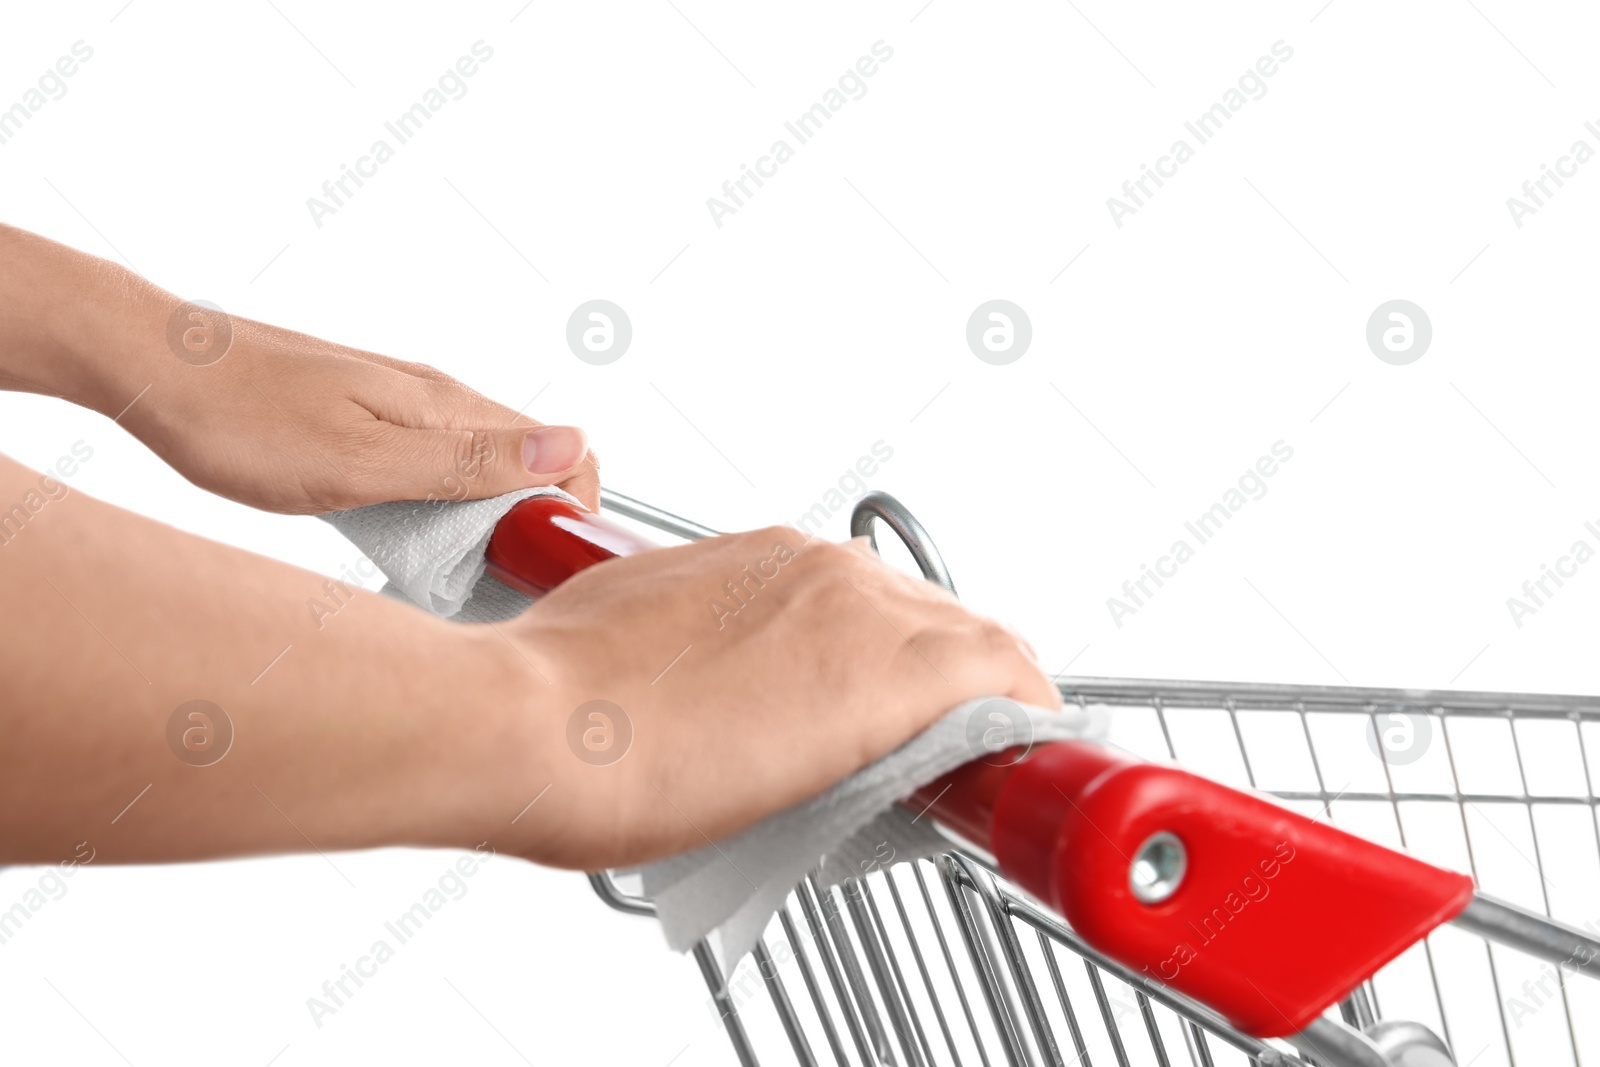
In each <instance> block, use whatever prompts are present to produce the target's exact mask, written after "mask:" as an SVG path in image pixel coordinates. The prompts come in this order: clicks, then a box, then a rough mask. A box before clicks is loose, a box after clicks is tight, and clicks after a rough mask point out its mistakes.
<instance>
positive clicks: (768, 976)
mask: <svg viewBox="0 0 1600 1067" xmlns="http://www.w3.org/2000/svg"><path fill="white" fill-rule="evenodd" d="M752 952H753V954H754V955H755V961H756V973H758V974H759V975H761V981H762V982H763V983H764V984H765V985H766V987H767V993H768V995H770V996H771V997H772V1007H773V1010H775V1011H776V1012H777V1013H778V1021H779V1022H780V1023H782V1024H783V1032H784V1033H785V1034H787V1035H788V1036H789V1046H790V1047H791V1048H793V1049H794V1058H795V1059H796V1060H798V1061H799V1062H800V1063H801V1064H802V1067H817V1058H816V1057H815V1056H813V1055H812V1054H811V1042H810V1041H808V1040H806V1032H805V1030H804V1029H802V1028H801V1026H800V1018H799V1016H797V1015H795V1013H794V1005H793V1004H791V1003H790V1002H789V991H788V990H787V989H785V988H784V987H783V976H782V975H780V974H778V964H777V961H775V960H774V959H773V958H772V953H770V952H768V951H767V939H766V938H761V939H760V940H758V941H757V942H756V947H755V948H754V949H753V950H752Z"/></svg>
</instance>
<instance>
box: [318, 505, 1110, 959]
mask: <svg viewBox="0 0 1600 1067" xmlns="http://www.w3.org/2000/svg"><path fill="white" fill-rule="evenodd" d="M546 494H555V495H558V496H562V497H565V498H566V499H568V500H571V499H572V498H571V497H570V496H568V495H567V494H566V493H564V492H562V491H561V490H560V489H555V488H537V489H524V490H520V491H518V492H515V493H508V494H506V495H504V496H498V497H492V498H490V499H487V500H473V501H460V502H454V501H445V502H417V501H400V502H396V503H391V504H373V505H371V506H369V507H364V508H356V509H354V510H352V511H341V512H334V513H332V514H329V515H324V516H323V518H324V519H326V520H327V521H328V522H330V523H332V524H333V526H334V527H335V528H337V529H338V530H339V532H340V533H342V534H344V535H345V536H346V537H347V538H349V539H350V540H351V541H352V542H353V543H354V544H355V545H356V547H357V548H359V549H361V551H362V552H363V553H365V554H366V556H367V558H369V559H371V560H372V562H373V563H374V564H376V565H377V567H378V569H379V570H381V571H382V572H383V574H384V576H385V577H386V578H388V580H389V585H388V586H386V587H385V588H384V590H383V592H384V593H385V594H387V595H389V596H394V597H397V598H398V599H401V600H406V601H409V602H410V603H412V604H415V605H417V606H418V607H421V608H423V609H424V610H426V611H430V612H432V613H433V614H435V615H439V616H442V617H444V618H449V619H455V620H457V621H460V622H495V621H499V620H501V619H506V618H510V617H511V616H513V615H516V614H517V613H519V612H521V611H522V610H523V609H524V608H526V607H528V605H530V604H532V603H533V601H532V600H530V599H529V598H528V597H526V596H524V595H522V594H521V593H519V592H517V591H516V590H514V589H511V588H510V587H508V586H506V585H503V584H502V583H500V582H498V581H496V580H495V579H494V578H493V577H492V576H490V575H487V574H485V573H484V558H483V557H484V550H485V548H486V547H487V545H488V543H489V535H490V534H491V533H493V532H494V527H495V524H496V523H498V522H499V521H500V519H501V518H502V517H503V516H504V515H505V513H506V512H507V511H509V510H511V506H512V505H513V504H515V503H517V502H518V501H519V500H523V499H525V498H527V497H530V496H539V495H546ZM1104 721H1105V720H1104V714H1103V712H1102V711H1100V710H1098V709H1092V708H1091V709H1088V710H1083V709H1079V708H1068V709H1067V710H1066V711H1063V712H1051V711H1045V710H1043V709H1040V708H1028V707H1024V706H1022V705H1019V704H1017V703H1015V702H1014V701H1010V700H1006V699H1004V698H1001V697H984V698H979V699H977V700H970V701H967V702H966V703H964V704H962V705H960V706H959V707H956V708H954V709H952V710H951V711H950V712H949V714H947V715H945V716H944V717H943V718H942V719H940V720H938V721H937V722H935V723H934V724H933V725H932V726H930V727H928V729H926V730H924V731H923V732H922V733H920V734H918V735H917V736H916V737H914V738H912V739H911V740H909V741H907V742H906V743H905V744H903V745H901V746H900V747H899V748H897V749H895V750H894V751H893V752H890V753H889V754H888V755H886V756H884V757H882V758H881V759H879V760H877V761H875V762H873V763H872V764H870V765H868V766H867V767H864V768H862V769H861V770H859V771H857V772H856V773H855V774H852V775H851V776H850V777H848V778H846V779H844V780H843V781H841V782H838V783H837V784H835V785H834V786H833V787H832V788H831V789H829V790H827V791H826V792H825V793H823V794H821V795H820V796H818V797H816V798H815V799H813V800H810V801H808V802H806V803H804V804H799V805H797V806H795V807H792V808H789V809H788V810H786V811H782V812H779V813H778V814H776V815H772V816H769V817H768V818H766V819H764V820H762V821H761V822H759V823H757V824H756V825H754V826H752V827H750V828H749V829H747V830H745V831H744V832H742V833H739V834H736V835H734V836H733V837H732V838H729V839H727V840H724V841H720V842H717V843H715V844H708V845H706V846H704V847H702V848H699V849H696V850H694V851H692V852H687V853H684V854H682V855H679V856H674V857H672V858H670V859H665V860H662V861H660V862H658V863H652V864H649V865H647V866H645V867H643V868H641V869H640V870H639V871H638V872H637V873H638V874H639V876H640V878H641V880H642V882H643V885H644V893H645V895H646V896H648V897H650V898H651V899H653V900H654V901H655V904H656V909H657V915H658V916H659V918H660V920H661V926H662V929H663V931H664V932H665V933H666V936H667V943H668V944H669V945H670V946H671V947H673V948H674V949H678V950H680V951H681V950H684V949H688V948H691V947H692V946H693V945H694V944H695V943H696V942H697V941H699V940H700V939H701V938H703V937H710V938H711V940H712V944H713V947H714V948H715V949H716V952H717V955H718V957H719V959H720V961H721V963H722V967H723V973H724V974H727V973H729V972H731V970H732V968H733V966H734V965H735V964H736V963H738V961H739V960H740V959H741V958H742V957H743V956H744V955H745V953H747V952H749V951H750V949H751V948H753V947H754V946H755V943H756V941H757V939H759V938H760V936H761V932H762V930H763V929H765V927H766V925H767V922H768V921H769V920H770V919H771V918H772V916H773V914H774V913H776V911H777V910H778V908H779V906H781V905H782V903H783V900H784V897H785V895H786V894H787V893H788V891H789V889H790V888H791V887H792V886H794V884H795V883H796V882H798V881H800V880H801V879H802V878H803V877H805V876H806V875H807V874H809V873H811V872H813V871H816V872H817V874H818V876H819V878H820V879H821V881H822V884H824V885H830V884H833V883H835V882H839V881H842V880H844V879H845V878H849V877H852V876H855V875H860V874H864V873H867V872H868V871H870V870H872V869H875V868H881V867H885V866H889V865H891V864H893V863H900V862H904V861H906V860H908V859H913V858H917V857H921V856H929V855H934V854H936V853H938V852H942V851H945V850H947V849H948V848H949V842H948V841H947V840H946V839H945V838H944V837H943V836H942V835H940V834H939V832H938V831H937V830H935V829H934V828H933V827H932V826H930V825H929V824H928V822H927V821H926V820H923V819H922V818H921V816H920V815H919V814H918V813H916V812H908V811H906V810H904V809H903V808H900V807H897V806H896V803H895V802H896V801H898V800H900V799H902V798H904V797H907V796H910V795H911V794H912V793H913V792H914V791H915V790H916V789H917V788H918V787H919V786H922V785H924V784H926V783H928V782H930V781H932V780H933V779H935V778H937V777H939V776H940V775H941V774H944V773H945V772H947V771H950V770H953V769H955V768H956V767H959V766H961V765H962V764H964V763H967V762H969V761H971V760H973V759H975V758H980V757H983V756H985V755H986V754H988V753H993V752H997V751H999V750H1001V749H1004V748H1007V747H1010V746H1011V745H1014V744H1018V743H1029V742H1035V743H1036V742H1043V741H1050V740H1058V739H1064V738H1072V737H1098V736H1101V735H1103V733H1104ZM991 758H994V757H991Z"/></svg>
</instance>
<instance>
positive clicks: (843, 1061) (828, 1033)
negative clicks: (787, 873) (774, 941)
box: [778, 905, 850, 1067]
mask: <svg viewBox="0 0 1600 1067" xmlns="http://www.w3.org/2000/svg"><path fill="white" fill-rule="evenodd" d="M778 922H779V923H780V924H782V926H783V936H784V937H787V938H788V939H789V947H790V948H792V949H793V950H794V962H795V965H796V966H798V967H799V968H800V979H801V981H803V982H805V984H806V992H807V993H809V994H810V995H811V1006H812V1007H814V1008H816V1010H817V1021H818V1022H820V1023H821V1024H822V1033H823V1035H824V1036H825V1037H827V1039H828V1048H830V1049H832V1050H833V1059H834V1062H835V1063H837V1064H838V1065H839V1067H849V1065H850V1060H849V1058H848V1057H847V1056H846V1055H845V1051H844V1043H843V1042H842V1041H840V1040H839V1028H838V1027H836V1026H834V1025H833V1016H832V1015H831V1014H829V1012H828V1004H827V1001H825V1000H824V999H823V997H822V986H821V985H819V984H818V982H817V975H816V972H814V971H813V970H812V969H811V961H810V960H809V959H807V958H806V953H805V947H804V946H803V945H802V944H801V942H800V931H799V930H798V929H796V928H795V925H794V919H793V918H792V917H791V916H790V915H789V908H788V906H787V905H785V906H784V907H781V908H779V909H778ZM818 954H819V955H820V954H821V953H820V950H819V953H818Z"/></svg>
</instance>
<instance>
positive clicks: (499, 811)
mask: <svg viewBox="0 0 1600 1067" xmlns="http://www.w3.org/2000/svg"><path fill="white" fill-rule="evenodd" d="M430 621H433V620H430ZM438 631H439V634H438V637H436V638H435V641H436V647H435V648H434V649H433V650H432V652H431V654H430V656H429V660H430V661H431V663H432V664H447V665H448V666H446V667H445V669H440V668H439V666H434V665H428V666H424V668H423V669H424V670H425V671H427V672H428V674H429V675H430V676H431V684H430V686H429V688H431V689H432V690H433V691H434V692H433V695H432V698H431V699H430V700H429V704H430V705H431V706H432V707H433V708H434V711H433V712H432V714H433V715H434V716H435V723H434V727H433V729H432V730H431V731H430V733H431V735H432V737H433V738H434V742H433V748H434V754H435V756H436V757H437V758H436V759H433V760H431V761H430V762H429V769H428V771H426V772H425V777H426V779H427V780H426V782H423V783H417V784H418V785H421V786H422V791H423V792H424V794H425V795H426V796H427V797H428V798H429V802H428V803H427V804H426V805H425V806H424V809H423V810H422V811H419V812H417V813H416V814H417V816H418V817H417V818H416V819H412V820H408V821H407V822H405V823H404V824H403V825H402V826H400V827H397V828H396V831H397V833H396V838H397V839H396V840H395V841H394V842H393V843H395V844H411V845H431V846H439V847H452V848H464V847H475V846H476V845H478V844H479V843H481V842H488V843H489V845H490V846H491V847H492V848H494V849H495V850H496V851H503V852H510V853H513V854H517V855H521V856H525V857H527V858H530V859H535V860H537V859H539V858H540V855H541V852H542V849H541V841H542V840H543V838H544V836H545V835H544V832H543V829H542V827H543V826H544V825H545V824H544V822H543V821H542V820H541V819H540V818H537V817H535V814H534V813H535V812H536V811H538V809H537V808H536V807H535V806H534V802H535V801H536V800H539V799H540V798H543V795H544V791H545V790H546V789H547V787H553V786H554V785H555V777H556V775H557V773H558V772H559V771H560V769H561V766H562V764H561V761H560V759H559V757H560V756H561V755H563V754H564V753H563V752H561V751H558V746H559V745H560V744H561V740H560V738H561V725H562V724H561V723H560V722H558V721H556V720H557V719H558V716H557V715H556V709H557V706H558V704H559V700H558V699H557V698H556V697H555V696H554V693H555V686H554V685H553V684H552V683H551V682H549V681H547V680H545V679H546V678H548V677H549V671H548V670H543V669H542V664H541V665H540V666H535V662H536V660H537V659H538V656H537V653H536V652H535V651H534V650H533V649H531V648H529V647H528V643H527V642H526V641H524V640H521V639H520V638H512V637H511V636H510V635H508V633H507V632H506V627H505V625H504V624H497V625H470V624H469V625H463V624H459V623H445V622H440V623H439V624H438ZM513 640H515V641H516V642H517V643H516V644H515V645H514V644H512V641H513ZM438 645H443V646H444V647H443V649H442V650H441V649H440V648H439V647H437V646H438ZM441 651H442V655H441V654H440V653H441ZM541 673H542V674H543V677H541ZM544 799H548V798H544Z"/></svg>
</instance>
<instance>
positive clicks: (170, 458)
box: [0, 226, 600, 514]
mask: <svg viewBox="0 0 1600 1067" xmlns="http://www.w3.org/2000/svg"><path fill="white" fill-rule="evenodd" d="M0 292H4V293H5V294H6V299H5V300H4V301H3V302H0V387H10V388H21V389H27V390H31V391H34V392H43V393H53V394H55V395H58V396H63V397H66V398H67V399H69V400H73V401H76V402H78V403H81V404H83V405H85V406H87V407H92V408H94V409H95V410H97V411H100V412H102V413H103V414H105V415H107V416H109V417H112V418H115V419H117V420H118V421H119V422H120V423H121V425H123V426H124V427H126V428H127V429H128V430H129V431H131V432H132V433H133V434H134V435H135V436H137V437H138V438H139V439H140V440H142V441H144V442H145V444H147V445H149V446H150V447H151V448H152V449H153V450H154V451H155V452H156V454H157V455H159V456H161V458H162V459H164V460H166V461H167V462H168V463H169V464H171V465H172V467H173V468H175V469H176V470H177V471H178V472H179V473H180V474H182V475H183V476H184V477H186V478H188V479H189V480H190V481H192V482H194V483H195V484H196V485H199V486H201V487H202V488H205V489H209V490H211V491H212V492H215V493H217V494H219V495H221V496H225V497H229V498H230V499H233V500H238V501H241V502H242V503H246V504H251V505H253V506H255V507H259V508H265V509H266V510H269V511H281V512H289V513H293V514H316V513H319V512H324V511H334V510H339V509H342V508H352V507H358V506H360V505H362V504H375V503H379V502H381V501H386V500H471V499H477V498H479V497H486V496H496V495H498V494H500V493H506V492H510V491H512V490H514V489H521V488H525V487H528V486H535V485H558V486H560V487H561V488H563V489H565V490H567V491H568V492H569V493H571V494H572V495H573V496H575V497H577V498H578V499H579V500H581V501H583V503H584V504H586V505H588V506H589V507H590V508H595V507H597V506H598V505H599V493H600V482H599V463H598V461H597V460H596V459H595V458H594V455H593V454H592V453H590V452H589V451H588V446H587V444H586V442H585V439H584V435H583V432H582V431H581V430H578V429H577V428H575V427H571V426H543V425H541V424H539V423H537V422H535V421H533V420H532V419H529V418H526V417H524V416H522V415H520V414H519V413H517V412H515V411H512V410H510V409H509V408H506V407H503V406H501V405H500V404H497V403H495V402H494V401H492V400H489V399H488V398H487V397H484V396H482V395H481V394H479V393H476V392H474V391H473V390H471V389H469V388H467V387H466V386H465V385H462V384H461V383H460V382H458V381H456V380H455V379H453V378H451V377H449V376H448V375H446V374H443V373H441V372H439V371H437V370H434V369H433V368H432V367H428V366H425V365H423V364H420V363H405V362H402V361H400V360H395V359H389V358H388V357H386V356H380V355H376V354H374V353H371V352H363V351H360V350H358V349H354V348H346V347H344V346H343V345H336V344H331V343H329V342H327V341H321V340H318V339H317V338H315V337H308V336H306V335H304V334H298V333H293V332H291V331H289V330H283V329H279V328H277V327H274V326H267V325H264V324H262V323H258V322H252V321H250V320H248V319H242V318H237V317H231V316H228V315H226V314H223V313H222V312H218V311H215V310H213V309H208V308H204V307H200V306H198V305H194V304H188V303H185V302H184V301H182V300H180V299H179V298H177V297H176V296H173V295H172V294H171V293H168V292H165V291H163V290H161V289H159V288H157V287H156V286H154V285H151V284H150V283H149V282H147V281H145V280H144V279H143V278H140V277H139V276H138V275H135V274H133V273H131V272H129V271H126V270H124V269H122V268H121V267H118V266H116V265H115V264H112V263H108V262H106V261H105V260H102V259H97V258H96V257H94V256H90V255H86V254H84V253H82V252H77V251H74V250H73V249H70V248H66V247H65V246H63V245H59V244H56V243H55V242H53V241H47V240H45V239H44V238H42V237H38V236H35V235H33V234H30V233H26V232H24V231H22V230H17V229H14V228H11V227H3V226H0Z"/></svg>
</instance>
